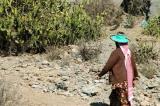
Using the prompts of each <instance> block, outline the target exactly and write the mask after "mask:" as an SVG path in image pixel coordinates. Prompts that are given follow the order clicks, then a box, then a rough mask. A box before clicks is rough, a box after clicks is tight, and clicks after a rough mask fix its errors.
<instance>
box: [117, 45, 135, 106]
mask: <svg viewBox="0 0 160 106" xmlns="http://www.w3.org/2000/svg"><path fill="white" fill-rule="evenodd" d="M120 48H121V50H122V52H123V54H124V56H125V60H124V63H125V67H126V71H127V82H128V100H129V101H130V103H131V106H132V99H133V67H132V62H131V51H130V49H129V47H128V44H126V45H120Z"/></svg>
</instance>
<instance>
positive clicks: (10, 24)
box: [0, 0, 102, 53]
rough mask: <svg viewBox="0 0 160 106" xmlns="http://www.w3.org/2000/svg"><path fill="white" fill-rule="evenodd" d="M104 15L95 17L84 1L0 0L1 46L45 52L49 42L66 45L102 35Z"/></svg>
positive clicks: (17, 49) (1, 47) (3, 47)
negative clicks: (85, 7)
mask: <svg viewBox="0 0 160 106" xmlns="http://www.w3.org/2000/svg"><path fill="white" fill-rule="evenodd" d="M101 23H102V18H101V17H99V16H96V18H95V19H92V18H91V17H90V16H89V15H87V14H86V12H85V10H84V9H83V4H82V3H79V4H75V5H72V4H71V3H70V2H67V1H66V0H25V1H24V0H1V1H0V35H1V37H0V40H1V43H0V49H3V50H6V51H9V52H13V51H16V52H17V51H18V52H19V51H29V52H30V51H32V50H33V51H34V52H36V53H37V52H41V51H45V47H46V46H48V45H67V44H72V43H75V42H76V41H77V40H79V39H82V38H83V39H86V40H90V39H95V38H96V37H97V36H100V28H101Z"/></svg>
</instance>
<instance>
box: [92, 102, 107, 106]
mask: <svg viewBox="0 0 160 106" xmlns="http://www.w3.org/2000/svg"><path fill="white" fill-rule="evenodd" d="M90 106H109V105H108V104H106V103H102V102H94V103H90Z"/></svg>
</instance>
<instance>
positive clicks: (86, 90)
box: [82, 85, 98, 97]
mask: <svg viewBox="0 0 160 106" xmlns="http://www.w3.org/2000/svg"><path fill="white" fill-rule="evenodd" d="M82 93H84V94H86V95H87V96H90V97H92V96H95V95H96V94H97V93H98V89H97V87H95V86H94V85H89V86H87V87H83V88H82Z"/></svg>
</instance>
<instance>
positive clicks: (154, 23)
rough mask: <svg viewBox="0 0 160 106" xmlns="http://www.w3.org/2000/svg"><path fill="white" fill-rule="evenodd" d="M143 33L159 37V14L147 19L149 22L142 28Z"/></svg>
mask: <svg viewBox="0 0 160 106" xmlns="http://www.w3.org/2000/svg"><path fill="white" fill-rule="evenodd" d="M144 34H147V35H151V36H155V37H160V16H159V17H155V18H153V19H151V20H149V24H148V26H147V28H146V29H145V30H144Z"/></svg>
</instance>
